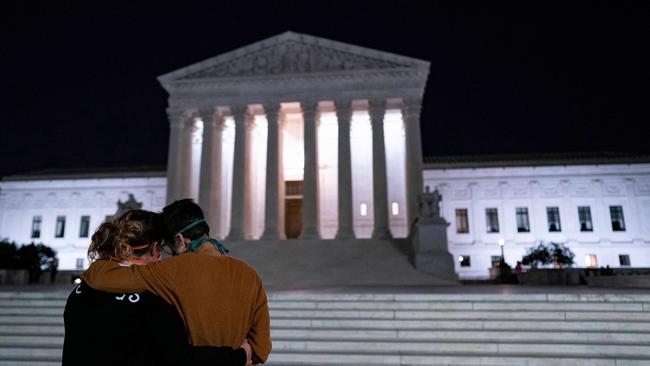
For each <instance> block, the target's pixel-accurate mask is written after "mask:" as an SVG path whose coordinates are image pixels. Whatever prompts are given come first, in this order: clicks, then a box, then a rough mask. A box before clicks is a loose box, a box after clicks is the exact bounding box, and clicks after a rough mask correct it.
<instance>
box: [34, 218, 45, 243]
mask: <svg viewBox="0 0 650 366" xmlns="http://www.w3.org/2000/svg"><path fill="white" fill-rule="evenodd" d="M42 221H43V218H41V217H40V216H34V217H33V218H32V238H40V237H41V222H42Z"/></svg>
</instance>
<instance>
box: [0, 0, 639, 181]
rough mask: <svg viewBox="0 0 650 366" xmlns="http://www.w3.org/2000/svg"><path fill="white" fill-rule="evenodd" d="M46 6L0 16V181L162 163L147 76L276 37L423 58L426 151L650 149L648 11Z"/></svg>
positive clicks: (155, 94)
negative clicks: (45, 172) (300, 36)
mask: <svg viewBox="0 0 650 366" xmlns="http://www.w3.org/2000/svg"><path fill="white" fill-rule="evenodd" d="M48 3H56V4H55V5H52V4H50V5H26V4H25V3H24V2H21V3H20V5H2V7H3V9H2V11H1V14H2V15H1V16H2V18H3V19H2V22H1V24H2V25H0V31H1V35H0V41H1V43H0V82H1V84H0V85H1V95H0V103H1V104H0V175H6V174H12V173H18V172H24V171H33V170H38V169H48V168H84V167H110V166H130V165H164V164H165V163H166V159H167V139H168V133H169V132H168V124H167V117H166V115H165V107H166V97H167V96H166V93H165V92H164V90H163V89H162V88H161V87H160V86H159V84H158V82H157V81H156V76H158V75H161V74H164V73H166V72H169V71H172V70H175V69H178V68H181V67H183V66H186V65H188V64H191V63H194V62H197V61H200V60H202V59H206V58H209V57H212V56H216V55H218V54H220V53H223V52H226V51H229V50H232V49H234V48H237V47H240V46H243V45H246V44H249V43H252V42H255V41H257V40H260V39H263V38H266V37H269V36H272V35H275V34H277V33H281V32H284V31H286V30H292V31H295V32H303V33H308V34H311V35H315V36H319V37H324V38H330V39H334V40H337V41H341V42H346V43H351V44H355V45H360V46H363V47H369V48H375V49H378V50H384V51H389V52H393V53H397V54H402V55H406V56H411V57H416V58H420V59H424V60H428V61H430V62H431V70H430V76H429V82H428V85H427V89H426V92H425V100H424V110H423V119H422V131H423V136H422V138H423V140H424V143H423V145H424V154H425V155H456V154H488V153H494V154H501V153H538V152H576V151H604V150H606V151H626V152H643V153H650V138H649V136H650V135H649V134H648V133H647V132H645V131H644V129H643V127H644V126H645V125H647V124H648V123H650V112H649V108H650V103H649V96H650V93H649V92H648V88H649V83H648V82H649V81H650V77H649V76H650V75H649V74H650V71H649V70H650V57H649V52H650V51H649V50H648V48H649V44H650V12H649V7H648V5H645V4H648V3H647V2H643V1H633V2H623V1H612V2H600V1H590V2H574V1H563V2H557V3H553V2H549V1H539V2H534V3H533V2H529V1H523V2H522V1H519V2H511V3H510V2H499V1H490V2H485V1H480V2H458V1H449V2H444V3H443V2H432V1H427V2H424V1H422V2H420V1H418V2H415V1H412V2H407V1H401V2H395V1H392V2H380V1H371V2H361V1H356V2H354V1H328V2H315V1H282V2H280V1H266V2H260V3H259V4H254V3H253V2H249V1H239V2H231V3H235V4H238V5H231V6H230V7H223V8H222V7H221V6H222V5H223V3H225V2H223V1H215V2H212V3H213V4H214V5H213V7H206V6H200V5H190V4H191V3H190V2H183V3H182V4H183V5H180V3H179V5H177V6H175V7H174V6H166V7H161V6H160V5H149V6H144V5H138V6H133V5H129V6H123V5H112V6H111V7H108V6H107V7H103V8H102V7H100V6H98V5H88V4H87V3H92V4H95V2H86V3H85V5H78V4H76V3H71V2H64V1H60V2H48ZM384 3H385V5H382V4H384ZM425 3H426V4H428V5H427V6H425V5H423V4H425ZM522 3H523V4H522ZM81 4H84V3H81ZM89 6H93V7H92V8H91V7H89Z"/></svg>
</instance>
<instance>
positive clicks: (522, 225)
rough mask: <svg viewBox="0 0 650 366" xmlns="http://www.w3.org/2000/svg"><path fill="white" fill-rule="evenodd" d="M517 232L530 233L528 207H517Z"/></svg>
mask: <svg viewBox="0 0 650 366" xmlns="http://www.w3.org/2000/svg"><path fill="white" fill-rule="evenodd" d="M516 212H517V232H519V233H529V232H530V222H529V221H528V207H517V211H516Z"/></svg>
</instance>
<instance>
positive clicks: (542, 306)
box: [269, 301, 650, 311]
mask: <svg viewBox="0 0 650 366" xmlns="http://www.w3.org/2000/svg"><path fill="white" fill-rule="evenodd" d="M647 305H650V304H644V303H583V302H574V303H571V302H552V303H544V302H519V303H507V304H504V303H499V302H429V301H418V302H415V301H410V302H394V301H393V302H390V301H321V302H316V301H271V302H269V308H270V309H274V310H288V309H296V310H448V311H449V310H516V311H521V310H528V311H531V310H534V311H648V310H650V306H647Z"/></svg>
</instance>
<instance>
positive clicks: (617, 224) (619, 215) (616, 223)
mask: <svg viewBox="0 0 650 366" xmlns="http://www.w3.org/2000/svg"><path fill="white" fill-rule="evenodd" d="M609 215H610V216H611V218H612V230H614V231H625V219H624V218H623V206H609Z"/></svg>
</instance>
